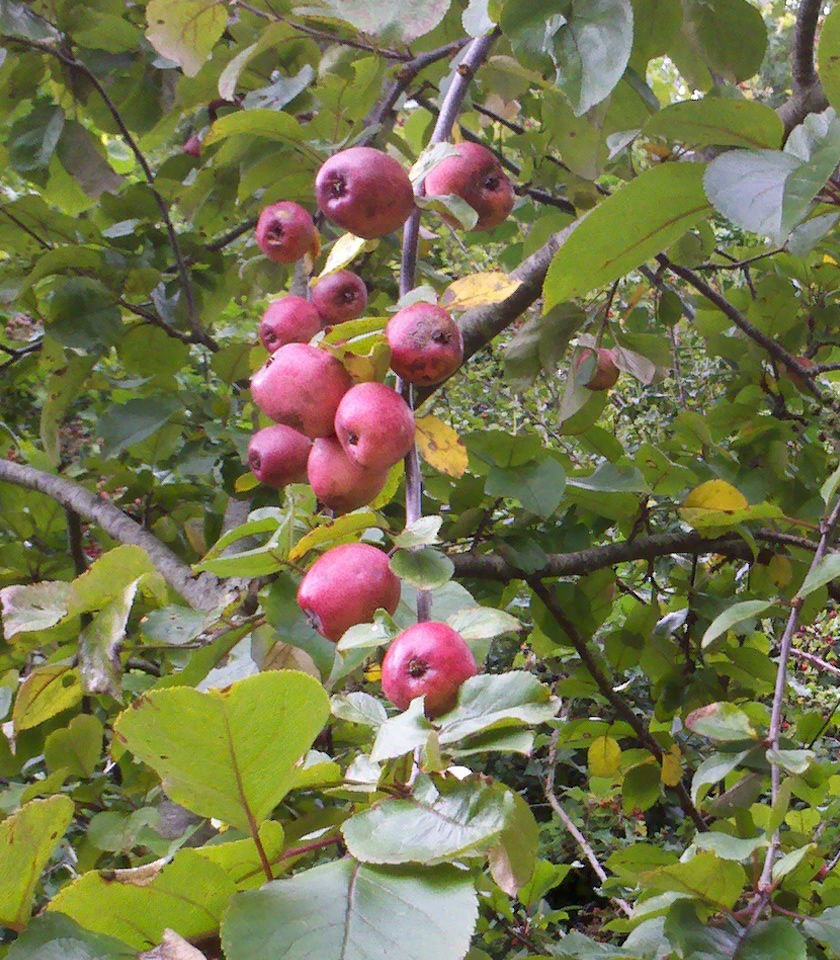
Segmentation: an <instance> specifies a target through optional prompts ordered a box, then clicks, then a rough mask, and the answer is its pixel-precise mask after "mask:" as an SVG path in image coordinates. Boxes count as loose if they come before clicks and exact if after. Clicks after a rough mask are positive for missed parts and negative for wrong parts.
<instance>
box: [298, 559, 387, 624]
mask: <svg viewBox="0 0 840 960" xmlns="http://www.w3.org/2000/svg"><path fill="white" fill-rule="evenodd" d="M297 602H298V605H299V606H300V608H301V610H303V612H304V613H305V614H306V616H307V618H308V619H309V622H310V623H311V624H312V626H313V627H314V628H315V629H316V630H317V631H318V633H320V634H321V635H322V636H324V637H326V638H327V640H332V641H333V643H336V642H338V640H340V639H341V636H342V634H343V633H344V631H345V630H348V629H349V628H350V627H352V626H353V625H354V624H357V623H369V622H370V621H371V620H373V615H374V613H376V611H377V610H378V609H379V608H380V607H382V608H383V609H384V610H387V611H388V613H393V612H394V611H395V610H396V609H397V604H398V603H399V602H400V580H399V577H397V576H396V575H395V574H394V573H392V572H391V568H390V567H389V566H388V554H387V553H385V551H384V550H380V549H378V548H377V547H372V546H370V545H369V544H367V543H345V544H342V545H341V546H338V547H333V548H332V549H331V550H327V552H326V553H324V554H323V555H322V556H320V557H319V558H318V559H317V560H316V561H315V563H313V564H312V566H311V567H310V568H309V571H308V572H307V574H306V576H305V577H304V578H303V580H302V581H301V584H300V589H299V590H298V593H297Z"/></svg>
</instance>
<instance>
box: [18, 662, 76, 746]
mask: <svg viewBox="0 0 840 960" xmlns="http://www.w3.org/2000/svg"><path fill="white" fill-rule="evenodd" d="M81 699H82V685H81V682H80V680H79V671H78V670H77V669H76V668H75V667H69V666H67V665H66V664H47V665H46V666H43V667H36V668H35V669H34V670H33V671H32V672H31V673H30V674H29V676H28V677H27V678H26V680H24V682H23V683H22V684H21V687H20V689H19V690H18V694H17V696H16V697H15V706H14V710H13V711H12V721H13V722H14V725H15V730H17V731H20V730H30V729H31V728H32V727H37V726H38V724H40V723H43V722H44V721H45V720H49V719H50V718H51V717H55V716H57V715H58V714H59V713H61V712H62V711H64V710H69V709H70V708H71V707H75V706H76V704H77V703H78V702H79V701H80V700H81Z"/></svg>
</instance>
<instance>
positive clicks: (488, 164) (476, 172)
mask: <svg viewBox="0 0 840 960" xmlns="http://www.w3.org/2000/svg"><path fill="white" fill-rule="evenodd" d="M454 146H455V149H456V150H457V151H458V155H457V156H449V157H446V158H445V159H444V160H441V162H440V163H439V164H438V165H437V166H436V167H434V168H433V169H432V170H431V172H430V173H429V174H428V176H427V177H426V180H425V187H426V194H427V196H435V197H439V196H445V195H446V194H455V196H457V197H461V199H462V200H465V201H466V202H467V203H468V204H469V205H470V206H471V207H472V208H473V210H475V212H476V213H477V214H478V220H477V221H476V224H475V226H474V227H473V228H472V229H473V230H491V229H492V228H493V227H497V226H498V225H499V224H500V223H501V222H502V221H503V220H506V219H507V217H508V214H509V213H510V211H511V210H512V209H513V204H514V200H515V199H516V197H515V195H514V192H513V184H512V183H511V182H510V180H509V179H508V177H507V174H506V173H505V171H504V170H503V169H502V165H501V163H500V162H499V160H498V157H496V155H495V154H494V153H493V152H492V151H490V150H488V149H487V147H483V146H482V145H481V144H480V143H472V142H470V141H466V140H465V141H463V142H461V143H456V144H455V145H454ZM441 217H442V218H443V220H444V222H446V223H448V224H449V225H450V226H452V227H460V226H461V225H460V223H459V222H458V221H457V220H456V219H455V218H454V217H452V215H451V214H447V213H442V214H441Z"/></svg>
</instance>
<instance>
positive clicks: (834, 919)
mask: <svg viewBox="0 0 840 960" xmlns="http://www.w3.org/2000/svg"><path fill="white" fill-rule="evenodd" d="M802 929H803V930H804V931H805V932H806V933H807V934H808V936H809V937H813V938H814V939H815V940H819V941H820V943H824V944H825V945H826V946H827V947H828V948H829V950H833V951H834V952H835V953H840V907H829V908H828V909H827V910H823V912H822V913H821V914H820V915H819V916H817V917H806V918H805V919H804V920H803V921H802ZM10 956H11V955H10Z"/></svg>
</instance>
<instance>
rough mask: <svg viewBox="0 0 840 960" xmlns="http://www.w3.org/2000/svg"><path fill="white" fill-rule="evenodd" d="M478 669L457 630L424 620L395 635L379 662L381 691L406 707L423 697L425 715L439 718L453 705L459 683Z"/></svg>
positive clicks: (392, 700)
mask: <svg viewBox="0 0 840 960" xmlns="http://www.w3.org/2000/svg"><path fill="white" fill-rule="evenodd" d="M476 673H478V668H477V667H476V664H475V658H474V657H473V655H472V650H470V648H469V647H468V646H467V642H466V641H465V640H464V638H463V637H462V636H461V634H460V633H458V632H457V631H455V630H453V629H452V627H449V626H447V625H446V624H445V623H436V622H434V621H427V622H424V623H416V624H415V625H414V626H413V627H409V628H408V629H407V630H403V632H402V633H401V634H400V635H399V636H398V637H396V638H395V639H394V640H393V641H392V642H391V646H390V647H388V651H387V652H386V654H385V659H384V660H383V661H382V692H383V693H384V694H385V696H386V697H387V698H388V699H389V700H390V701H391V703H393V704H394V706H395V707H398V708H399V709H400V710H405V709H406V707H408V705H409V704H410V703H411V701H412V700H413V699H414V698H415V697H420V696H425V697H426V701H425V703H426V716H427V717H430V718H431V717H439V716H440V715H441V714H442V713H448V712H449V711H450V710H451V709H452V708H453V707H454V706H455V700H456V698H457V696H458V690H459V689H460V686H461V684H462V683H463V682H464V681H465V680H467V679H468V678H469V677H473V676H475V674H476Z"/></svg>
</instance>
